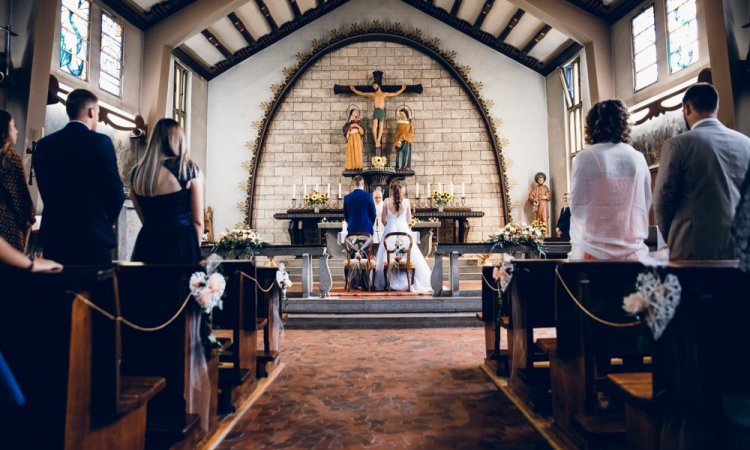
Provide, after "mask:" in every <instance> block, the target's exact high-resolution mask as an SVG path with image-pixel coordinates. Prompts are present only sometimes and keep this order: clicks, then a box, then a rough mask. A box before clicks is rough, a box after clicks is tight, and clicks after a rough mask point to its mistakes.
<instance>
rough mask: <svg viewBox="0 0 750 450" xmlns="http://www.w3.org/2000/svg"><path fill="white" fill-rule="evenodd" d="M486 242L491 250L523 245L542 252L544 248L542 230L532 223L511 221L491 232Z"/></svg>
mask: <svg viewBox="0 0 750 450" xmlns="http://www.w3.org/2000/svg"><path fill="white" fill-rule="evenodd" d="M488 242H490V243H491V244H492V251H496V250H498V249H502V248H505V247H515V246H524V247H529V248H531V249H532V250H534V251H536V252H538V253H542V252H543V250H544V231H542V229H541V228H537V227H535V226H532V225H527V224H522V223H517V222H511V223H509V224H507V225H505V226H504V227H503V228H500V229H499V230H497V231H496V232H494V233H491V234H490V236H489V239H488Z"/></svg>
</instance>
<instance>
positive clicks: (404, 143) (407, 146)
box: [393, 107, 414, 170]
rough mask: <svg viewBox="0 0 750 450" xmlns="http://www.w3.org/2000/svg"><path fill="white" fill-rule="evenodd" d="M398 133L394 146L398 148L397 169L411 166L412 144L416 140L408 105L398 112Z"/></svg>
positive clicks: (395, 136)
mask: <svg viewBox="0 0 750 450" xmlns="http://www.w3.org/2000/svg"><path fill="white" fill-rule="evenodd" d="M397 117H398V120H397V122H396V134H395V135H394V136H393V148H394V149H395V150H396V170H399V169H410V168H411V145H412V143H413V142H414V125H413V124H412V118H411V117H410V114H409V111H408V110H407V108H406V107H402V108H399V110H398V113H397Z"/></svg>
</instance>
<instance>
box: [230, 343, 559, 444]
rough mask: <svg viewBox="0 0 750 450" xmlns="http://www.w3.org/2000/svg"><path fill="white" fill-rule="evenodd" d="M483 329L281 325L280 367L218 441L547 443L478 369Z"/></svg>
mask: <svg viewBox="0 0 750 450" xmlns="http://www.w3.org/2000/svg"><path fill="white" fill-rule="evenodd" d="M483 333H484V331H483V329H481V328H468V329H463V328H448V329H417V330H314V331H310V330H289V331H287V332H286V334H285V336H284V341H283V344H282V361H283V362H284V363H285V364H286V366H285V368H284V369H283V371H282V372H281V374H280V375H279V377H278V378H277V379H276V381H275V382H274V383H273V384H271V385H270V386H269V388H268V390H267V391H266V392H265V393H264V394H263V395H262V396H261V397H260V399H259V400H258V401H257V402H256V403H255V404H254V405H253V406H252V407H251V408H250V410H249V411H248V412H247V414H246V415H245V416H244V417H242V418H241V419H240V420H239V422H238V423H237V425H236V426H235V428H234V429H233V430H231V432H230V433H229V434H228V435H227V437H226V439H225V440H224V441H223V442H222V443H221V444H220V445H219V446H218V448H219V449H222V450H229V449H232V450H240V449H261V448H300V449H328V448H331V449H356V448H378V449H380V448H386V449H412V448H415V449H417V448H429V449H430V450H438V449H453V448H465V449H474V448H484V449H547V448H550V447H549V446H548V444H547V443H546V441H544V439H543V438H542V437H541V435H539V434H538V433H537V432H536V431H535V430H534V428H532V426H531V425H530V424H529V422H528V421H527V420H526V418H525V417H524V416H523V415H522V414H521V412H520V411H519V410H518V409H517V408H516V407H515V406H514V405H513V403H511V401H510V400H508V399H507V397H505V395H504V394H503V393H502V392H501V391H500V390H499V389H498V388H497V387H496V386H495V385H494V384H493V383H492V382H491V381H490V380H489V379H488V378H487V376H486V375H485V374H484V373H483V372H482V371H481V369H480V368H479V364H480V363H481V362H482V359H483V357H484V334H483Z"/></svg>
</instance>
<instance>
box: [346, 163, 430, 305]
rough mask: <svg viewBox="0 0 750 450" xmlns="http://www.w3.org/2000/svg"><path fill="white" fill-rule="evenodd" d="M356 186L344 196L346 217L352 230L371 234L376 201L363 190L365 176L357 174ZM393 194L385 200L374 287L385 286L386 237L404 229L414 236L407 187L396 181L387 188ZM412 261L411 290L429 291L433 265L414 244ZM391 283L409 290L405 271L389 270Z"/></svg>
mask: <svg viewBox="0 0 750 450" xmlns="http://www.w3.org/2000/svg"><path fill="white" fill-rule="evenodd" d="M354 187H355V189H354V190H353V191H352V192H351V193H350V194H349V195H347V196H346V197H344V219H345V220H346V222H347V223H348V227H347V230H348V232H349V233H368V234H370V235H372V233H373V224H374V223H375V219H376V218H377V213H376V208H375V202H374V201H373V199H372V194H370V193H369V192H366V191H365V190H364V187H365V182H364V179H363V178H362V177H361V176H359V175H357V176H355V177H354ZM388 192H389V194H390V196H389V197H388V198H387V199H385V201H384V202H383V214H382V218H381V220H382V222H383V223H384V224H385V229H384V230H383V237H384V238H383V239H382V240H381V242H380V245H379V247H378V254H377V258H376V259H375V280H374V285H375V289H377V290H381V291H382V290H383V289H385V271H384V268H383V267H384V265H385V264H384V263H385V260H386V249H385V241H386V239H385V236H388V234H389V233H395V232H403V233H407V234H410V235H411V228H410V227H409V222H410V221H411V206H410V204H409V199H408V198H406V197H404V188H403V186H402V185H401V182H400V181H398V180H394V181H392V182H391V185H390V187H389V188H388ZM410 259H411V263H412V264H413V265H414V280H413V282H412V286H411V291H412V292H430V291H432V289H431V288H430V267H429V266H428V265H427V261H426V260H425V258H424V256H423V255H422V252H421V251H420V250H419V247H418V246H417V245H416V244H414V245H412V247H411V254H410ZM388 277H389V285H390V288H391V289H392V290H394V291H406V290H408V289H409V284H408V280H407V278H406V273H405V272H404V271H396V270H389V273H388Z"/></svg>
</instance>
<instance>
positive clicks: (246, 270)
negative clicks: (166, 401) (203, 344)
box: [213, 261, 267, 413]
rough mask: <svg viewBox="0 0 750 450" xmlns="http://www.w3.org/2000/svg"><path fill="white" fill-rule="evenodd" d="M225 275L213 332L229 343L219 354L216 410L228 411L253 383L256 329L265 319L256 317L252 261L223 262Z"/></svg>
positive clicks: (239, 401)
mask: <svg viewBox="0 0 750 450" xmlns="http://www.w3.org/2000/svg"><path fill="white" fill-rule="evenodd" d="M221 267H222V271H223V273H224V276H226V277H227V290H226V296H225V298H224V307H223V309H218V308H217V309H214V312H213V326H214V334H215V335H216V336H217V337H218V338H219V340H220V341H224V340H227V341H228V343H229V345H228V347H227V349H226V350H225V351H223V352H222V353H221V355H220V356H219V358H220V359H219V361H220V364H219V392H220V395H219V411H220V412H221V413H231V412H233V411H234V410H235V408H236V407H237V406H238V405H239V404H240V403H241V402H242V401H243V400H244V399H245V398H247V396H248V395H250V393H252V392H253V390H254V389H255V387H256V385H257V378H256V373H257V357H258V351H257V343H258V329H263V327H264V326H265V325H266V322H267V320H266V319H265V318H263V319H259V318H258V297H257V295H256V287H255V282H254V281H252V280H251V279H249V278H248V277H246V276H245V275H246V274H249V275H251V276H253V277H254V276H255V264H254V263H252V262H250V261H224V262H222V265H221Z"/></svg>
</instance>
